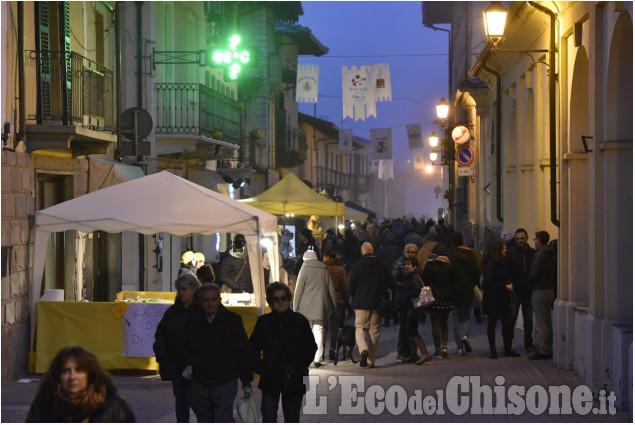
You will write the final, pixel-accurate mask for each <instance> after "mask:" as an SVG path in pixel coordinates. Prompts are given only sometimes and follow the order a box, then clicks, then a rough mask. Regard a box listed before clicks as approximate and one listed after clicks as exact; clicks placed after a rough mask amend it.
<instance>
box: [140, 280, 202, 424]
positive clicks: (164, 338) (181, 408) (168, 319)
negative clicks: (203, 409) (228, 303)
mask: <svg viewBox="0 0 635 425" xmlns="http://www.w3.org/2000/svg"><path fill="white" fill-rule="evenodd" d="M199 286H201V284H200V282H199V280H198V279H197V278H196V277H195V276H194V275H192V274H189V273H186V274H183V275H181V276H179V277H178V278H177V279H176V281H175V282H174V287H175V288H176V298H175V299H174V305H173V306H171V307H170V308H168V309H167V311H166V312H165V314H164V315H163V318H162V319H161V321H160V322H159V325H158V326H157V331H156V333H155V335H154V345H153V346H152V348H153V349H154V354H155V356H156V358H157V362H159V370H160V372H161V379H162V380H164V381H172V393H173V394H174V401H175V410H176V421H177V422H189V421H190V404H191V391H192V381H190V380H189V379H186V378H184V377H183V370H184V369H185V367H186V366H187V364H188V361H187V352H186V349H185V345H186V344H185V342H186V338H185V335H186V332H185V330H186V329H187V323H188V322H189V321H190V320H191V319H192V318H193V317H196V316H197V315H201V314H202V312H201V307H200V304H199V302H198V295H197V289H198V287H199Z"/></svg>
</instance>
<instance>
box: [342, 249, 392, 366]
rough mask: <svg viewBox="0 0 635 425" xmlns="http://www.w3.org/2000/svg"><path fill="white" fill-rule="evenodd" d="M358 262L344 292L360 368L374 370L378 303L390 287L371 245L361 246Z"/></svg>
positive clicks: (390, 278)
mask: <svg viewBox="0 0 635 425" xmlns="http://www.w3.org/2000/svg"><path fill="white" fill-rule="evenodd" d="M361 252H362V258H361V259H360V260H359V261H357V262H356V263H355V264H353V268H352V269H351V273H350V274H349V276H348V283H347V289H348V293H349V294H350V295H351V296H352V297H353V302H352V305H353V309H355V340H356V341H357V346H358V347H359V352H360V355H361V357H362V358H361V360H360V362H359V364H360V366H361V367H366V366H370V367H375V353H376V351H377V343H378V342H379V335H380V334H381V316H380V315H379V312H378V311H377V307H379V302H380V301H381V299H382V298H383V297H385V296H386V295H387V293H388V289H389V288H393V287H394V282H393V278H392V274H391V273H390V270H388V268H386V266H384V265H383V264H382V263H381V261H379V259H378V258H377V257H376V256H375V254H374V251H373V245H372V244H371V243H370V242H364V243H363V244H362V247H361Z"/></svg>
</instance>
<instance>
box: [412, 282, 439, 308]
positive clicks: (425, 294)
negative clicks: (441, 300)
mask: <svg viewBox="0 0 635 425" xmlns="http://www.w3.org/2000/svg"><path fill="white" fill-rule="evenodd" d="M411 301H412V305H413V306H414V308H415V310H417V309H420V308H424V307H428V306H430V305H432V303H434V301H435V299H434V295H432V288H430V287H429V286H424V287H423V288H421V293H420V294H419V296H418V297H417V298H413V299H412V300H411Z"/></svg>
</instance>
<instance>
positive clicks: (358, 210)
mask: <svg viewBox="0 0 635 425" xmlns="http://www.w3.org/2000/svg"><path fill="white" fill-rule="evenodd" d="M344 204H345V205H346V215H345V218H346V219H347V220H366V216H368V217H370V218H376V217H377V213H376V212H375V211H371V210H369V209H368V208H365V207H362V206H361V205H358V204H356V203H355V202H351V201H346V202H345V203H344ZM349 211H350V213H351V217H349V215H348V214H349ZM356 214H357V215H360V214H362V215H363V218H360V219H358V218H352V217H353V216H354V215H356Z"/></svg>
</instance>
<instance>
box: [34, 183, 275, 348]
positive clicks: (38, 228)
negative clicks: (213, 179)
mask: <svg viewBox="0 0 635 425" xmlns="http://www.w3.org/2000/svg"><path fill="white" fill-rule="evenodd" d="M65 230H78V231H81V232H85V233H88V232H94V231H98V230H101V231H105V232H109V233H119V232H125V231H135V232H139V233H143V234H146V235H148V234H154V233H158V232H164V233H170V234H173V235H176V236H182V235H187V234H190V233H200V234H204V235H209V234H212V233H216V232H227V233H242V234H243V235H245V238H246V240H247V247H248V253H249V257H250V262H249V264H250V268H251V277H252V281H253V282H254V295H255V298H256V306H257V308H258V314H263V313H264V309H265V294H264V287H265V286H264V284H263V283H264V274H263V265H262V255H261V246H260V239H261V236H271V237H272V238H273V240H274V246H273V247H272V248H269V249H272V251H273V252H277V251H278V246H277V245H278V241H277V231H278V227H277V218H276V217H275V216H273V215H271V214H268V213H266V212H264V211H261V210H259V209H257V208H254V207H251V206H249V205H246V204H243V203H241V202H238V201H235V200H233V199H231V198H227V197H226V196H223V195H221V194H220V193H217V192H214V191H212V190H209V189H207V188H204V187H202V186H199V185H197V184H195V183H192V182H190V181H188V180H185V179H183V178H181V177H177V176H175V175H174V174H172V173H170V172H168V171H162V172H160V173H157V174H151V175H149V176H145V177H141V178H138V179H135V180H132V181H129V182H125V183H121V184H118V185H115V186H110V187H107V188H105V189H100V190H97V191H95V192H91V193H88V194H86V195H83V196H80V197H78V198H75V199H71V200H68V201H66V202H62V203H60V204H57V205H54V206H52V207H50V208H46V209H44V210H40V211H37V212H36V213H35V241H34V256H33V277H32V281H31V312H32V314H33V316H32V319H31V346H33V342H34V335H35V323H36V320H35V313H36V309H35V306H36V303H37V301H38V300H39V298H40V296H39V294H40V291H41V286H42V276H43V274H44V259H45V256H46V250H47V244H48V239H49V236H50V234H51V233H53V232H62V231H65ZM271 258H273V261H274V262H275V263H277V262H278V256H276V255H272V256H271ZM278 269H279V265H278V264H272V267H271V272H272V273H274V276H273V278H274V279H276V280H277V279H278V276H277V272H278Z"/></svg>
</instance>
